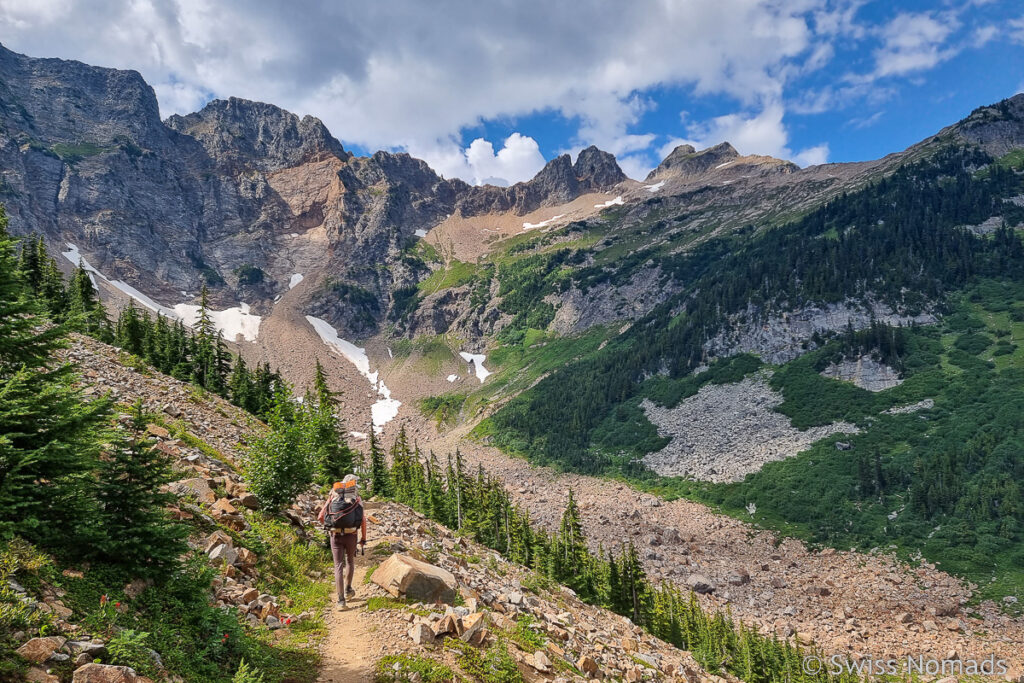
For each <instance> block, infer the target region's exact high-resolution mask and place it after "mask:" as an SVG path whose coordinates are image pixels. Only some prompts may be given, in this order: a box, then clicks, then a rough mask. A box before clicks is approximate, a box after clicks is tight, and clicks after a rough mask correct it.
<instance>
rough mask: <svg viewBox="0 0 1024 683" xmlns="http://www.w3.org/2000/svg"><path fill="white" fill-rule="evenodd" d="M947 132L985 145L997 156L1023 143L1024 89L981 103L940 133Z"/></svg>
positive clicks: (987, 149)
mask: <svg viewBox="0 0 1024 683" xmlns="http://www.w3.org/2000/svg"><path fill="white" fill-rule="evenodd" d="M947 132H952V133H954V134H955V135H958V136H959V137H961V138H963V139H965V140H966V141H967V142H969V143H971V144H975V145H978V146H979V147H982V148H983V149H984V150H985V151H986V152H988V153H989V154H991V155H992V156H995V157H1001V156H1003V155H1004V154H1006V153H1008V152H1009V151H1010V150H1013V149H1017V148H1019V147H1024V93H1019V94H1017V95H1014V96H1013V97H1009V98H1007V99H1005V100H1002V101H1001V102H996V103H995V104H992V105H989V106H986V107H978V108H977V109H975V110H974V111H972V112H971V114H970V115H969V116H968V117H967V118H965V119H964V120H962V121H960V122H959V123H956V124H954V125H953V126H951V127H950V128H947V129H945V130H943V131H942V132H941V133H939V135H940V136H941V135H943V134H944V133H947Z"/></svg>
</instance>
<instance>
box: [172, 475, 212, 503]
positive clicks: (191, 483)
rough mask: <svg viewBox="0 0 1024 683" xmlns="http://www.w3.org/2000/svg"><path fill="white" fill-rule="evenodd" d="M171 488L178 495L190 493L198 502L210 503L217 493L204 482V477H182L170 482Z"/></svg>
mask: <svg viewBox="0 0 1024 683" xmlns="http://www.w3.org/2000/svg"><path fill="white" fill-rule="evenodd" d="M171 490H172V491H174V492H175V493H177V494H178V495H179V496H184V495H188V494H192V495H194V496H195V497H196V499H197V500H198V501H199V502H200V503H208V504H210V505H212V504H213V503H214V502H216V500H217V495H216V494H215V493H214V492H213V489H211V488H210V485H209V484H207V483H206V480H205V479H202V478H200V477H196V478H194V479H182V480H181V481H176V482H174V483H173V484H171Z"/></svg>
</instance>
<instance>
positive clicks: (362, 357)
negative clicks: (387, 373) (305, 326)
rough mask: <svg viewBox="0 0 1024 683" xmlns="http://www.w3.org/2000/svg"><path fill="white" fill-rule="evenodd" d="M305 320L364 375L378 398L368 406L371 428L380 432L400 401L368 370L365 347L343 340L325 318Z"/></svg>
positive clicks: (368, 359)
mask: <svg viewBox="0 0 1024 683" xmlns="http://www.w3.org/2000/svg"><path fill="white" fill-rule="evenodd" d="M306 322H308V323H309V324H310V325H311V326H312V327H313V329H314V330H316V333H317V334H318V335H320V339H321V340H322V341H323V342H324V343H325V344H327V346H329V347H330V348H331V349H332V350H333V351H334V352H335V353H337V354H338V355H339V356H341V357H342V358H344V359H345V360H347V361H348V362H349V363H352V365H354V366H355V368H356V370H358V371H359V374H360V375H362V376H363V377H365V378H366V379H367V380H368V381H369V382H370V386H371V387H372V388H373V390H374V391H376V392H377V395H378V396H380V398H379V399H378V400H377V401H376V402H375V403H374V404H373V405H372V406H370V415H371V417H372V421H373V429H374V431H376V432H378V433H379V432H380V431H381V430H382V429H383V427H384V425H386V424H387V423H388V422H390V421H391V420H393V419H395V417H396V416H397V415H398V409H399V408H400V407H401V405H402V403H401V401H399V400H397V399H394V398H392V397H391V390H390V389H388V388H387V386H386V385H385V384H384V382H381V381H380V379H379V374H380V373H378V372H377V371H373V372H371V371H370V358H369V356H367V355H366V349H363V348H360V347H358V346H356V345H355V344H353V343H352V342H350V341H345V340H344V339H342V338H341V337H339V336H338V331H337V330H336V329H334V327H332V326H331V324H330V323H329V322H327V321H326V320H321V319H320V318H314V317H313V316H311V315H307V316H306Z"/></svg>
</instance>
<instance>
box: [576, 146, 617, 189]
mask: <svg viewBox="0 0 1024 683" xmlns="http://www.w3.org/2000/svg"><path fill="white" fill-rule="evenodd" d="M572 171H573V175H575V176H576V179H577V180H578V181H579V184H580V187H581V188H586V189H594V190H597V189H607V188H609V187H611V186H613V185H617V184H618V183H621V182H622V181H623V180H625V179H626V174H625V173H623V172H622V169H621V168H619V164H618V162H617V161H616V160H615V156H614V155H612V154H609V153H608V152H604V151H602V150H600V149H598V148H597V147H596V146H594V145H591V146H590V147H587V148H586V149H584V150H583V151H581V152H580V154H579V156H578V157H576V163H575V164H573V167H572Z"/></svg>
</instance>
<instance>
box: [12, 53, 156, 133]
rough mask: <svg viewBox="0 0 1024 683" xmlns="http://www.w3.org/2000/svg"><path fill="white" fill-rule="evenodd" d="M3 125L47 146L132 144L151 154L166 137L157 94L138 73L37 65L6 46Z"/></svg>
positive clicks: (56, 62)
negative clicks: (151, 150)
mask: <svg viewBox="0 0 1024 683" xmlns="http://www.w3.org/2000/svg"><path fill="white" fill-rule="evenodd" d="M0 119H3V120H5V121H6V122H8V125H7V132H8V134H10V133H16V131H17V132H20V133H21V135H22V136H23V137H25V138H27V139H26V140H24V141H26V142H27V141H29V140H28V139H31V140H33V141H35V142H36V143H43V144H46V145H47V146H48V145H50V144H54V143H70V144H75V145H81V144H91V145H95V146H97V147H98V148H102V147H109V146H112V143H114V144H118V143H123V142H127V141H131V142H134V143H136V144H139V145H142V146H143V147H150V148H152V147H158V146H160V145H161V143H162V142H163V141H165V140H166V137H167V136H166V133H165V131H164V128H163V125H161V123H160V110H159V107H158V106H157V102H156V94H155V93H154V92H153V89H152V88H151V87H149V85H148V84H147V83H146V81H145V80H143V78H142V76H141V75H140V74H139V73H138V72H137V71H124V70H120V69H106V68H102V67H96V66H90V65H88V64H83V63H82V62H76V61H71V60H65V59H36V58H33V57H26V56H25V55H21V54H18V53H16V52H12V51H11V50H8V49H7V48H5V47H3V46H2V45H0Z"/></svg>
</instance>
